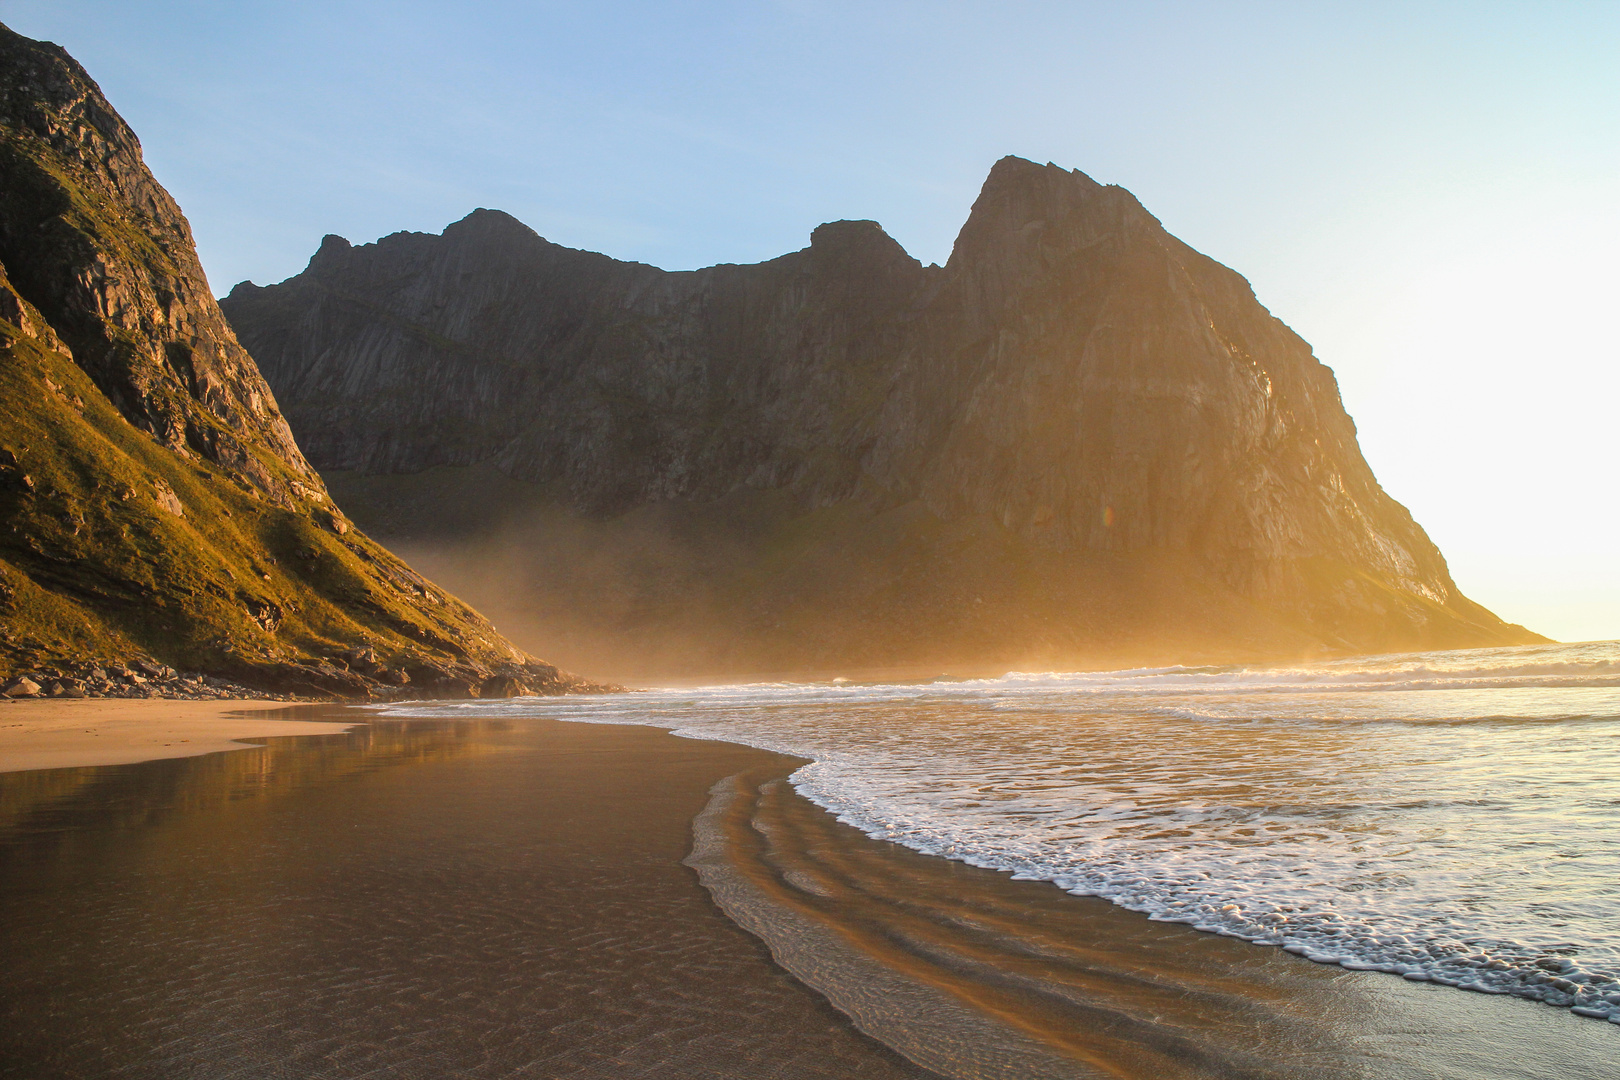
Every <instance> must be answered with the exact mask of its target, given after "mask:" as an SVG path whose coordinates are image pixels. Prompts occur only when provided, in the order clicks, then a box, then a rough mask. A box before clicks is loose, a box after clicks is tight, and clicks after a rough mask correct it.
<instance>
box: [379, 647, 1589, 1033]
mask: <svg viewBox="0 0 1620 1080" xmlns="http://www.w3.org/2000/svg"><path fill="white" fill-rule="evenodd" d="M391 711H392V712H394V713H396V714H417V715H421V714H431V715H441V716H442V715H470V714H478V715H501V714H502V713H503V712H507V711H510V712H517V711H523V712H528V713H530V714H535V713H536V711H538V714H539V715H546V716H552V717H556V718H559V719H576V720H586V721H593V722H606V723H635V724H651V725H656V726H661V727H666V728H670V729H674V730H676V731H677V732H678V733H681V734H687V735H692V736H697V737H702V738H713V739H729V740H735V741H738V742H745V743H748V744H751V745H754V746H759V747H762V748H767V749H773V750H779V751H783V752H786V753H793V754H799V755H802V756H805V757H810V758H813V759H815V763H814V764H812V765H810V766H807V767H805V768H804V769H801V770H800V771H799V772H798V773H797V774H795V777H794V783H795V785H796V786H797V787H798V789H799V790H800V791H801V792H802V793H803V794H805V795H806V796H808V797H809V798H811V799H812V800H813V801H815V802H817V803H819V804H820V805H822V806H824V807H826V808H828V809H829V810H832V811H833V812H835V813H836V814H837V815H838V816H839V817H840V819H841V820H843V821H845V822H847V823H849V824H852V825H855V826H856V827H858V828H860V829H861V830H863V831H865V832H866V833H867V834H868V835H870V836H874V837H878V838H882V839H888V840H894V841H898V842H900V843H902V844H905V845H907V846H909V847H912V848H914V849H916V850H918V851H921V852H924V853H928V854H934V855H943V856H948V857H951V858H955V859H960V860H963V861H966V862H969V863H973V864H975V865H979V866H985V867H991V868H995V869H1001V870H1006V871H1011V872H1012V873H1014V874H1015V875H1017V876H1019V877H1025V878H1033V879H1041V880H1048V881H1052V882H1055V883H1056V884H1058V885H1059V886H1061V887H1062V888H1065V889H1068V890H1069V891H1071V892H1074V893H1077V894H1081V895H1094V896H1100V897H1104V898H1106V899H1109V900H1111V901H1113V902H1114V903H1117V904H1119V905H1121V906H1123V907H1126V908H1129V909H1132V910H1135V911H1141V912H1146V913H1148V914H1149V915H1150V916H1152V917H1153V918H1155V919H1161V920H1167V921H1175V922H1184V923H1188V924H1190V925H1193V926H1195V927H1198V928H1200V929H1205V930H1211V931H1216V932H1219V933H1222V934H1228V935H1231V936H1235V937H1242V938H1245V939H1248V940H1251V941H1255V942H1259V943H1264V944H1272V945H1280V946H1283V947H1286V948H1288V949H1289V950H1291V951H1294V952H1298V953H1300V954H1302V955H1305V956H1307V957H1309V958H1311V959H1313V960H1318V961H1321V962H1327V963H1339V964H1343V965H1344V966H1345V967H1350V968H1354V969H1372V970H1382V971H1388V972H1392V973H1397V974H1400V975H1403V976H1405V977H1406V978H1408V979H1412V980H1417V981H1433V982H1436V983H1443V984H1447V985H1453V986H1459V987H1462V988H1465V989H1470V990H1476V991H1481V992H1486V993H1507V994H1514V995H1518V996H1521V997H1530V998H1536V999H1539V1000H1542V1001H1545V1002H1547V1003H1549V1004H1552V1005H1557V1006H1567V1007H1572V1008H1573V1009H1574V1011H1575V1012H1577V1013H1578V1014H1580V1015H1582V1016H1587V1017H1591V1018H1593V1019H1597V1020H1602V1019H1610V1018H1613V1019H1614V1021H1615V1022H1616V1023H1620V786H1617V781H1620V643H1616V642H1606V643H1592V644H1584V645H1559V646H1535V647H1525V648H1516V649H1496V650H1470V651H1465V652H1450V653H1425V654H1410V655H1402V656H1387V657H1370V658H1359V659H1353V660H1344V661H1336V662H1332V663H1324V664H1318V665H1315V666H1310V667H1296V668H1277V669H1258V668H1238V667H1210V668H1165V669H1152V670H1137V671H1121V672H1107V673H1088V674H1012V675H1008V676H1006V677H1003V678H1000V679H989V680H969V681H950V680H936V681H932V682H926V683H916V684H910V685H893V684H882V685H862V684H853V683H846V682H842V681H839V682H833V683H824V684H759V685H748V686H720V687H710V688H698V689H691V688H687V689H675V690H659V691H652V692H649V693H643V694H635V695H626V696H617V697H604V698H596V699H563V700H556V701H550V702H544V703H542V702H536V701H534V700H532V699H531V700H526V701H521V702H511V703H502V702H478V703H464V704H455V705H451V704H445V705H437V706H421V705H418V706H401V707H398V708H397V709H395V710H391Z"/></svg>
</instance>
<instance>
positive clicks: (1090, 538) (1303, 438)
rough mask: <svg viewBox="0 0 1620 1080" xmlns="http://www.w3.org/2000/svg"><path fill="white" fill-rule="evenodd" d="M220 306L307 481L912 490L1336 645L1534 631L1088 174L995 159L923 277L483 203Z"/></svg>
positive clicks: (1119, 198) (835, 245)
mask: <svg viewBox="0 0 1620 1080" xmlns="http://www.w3.org/2000/svg"><path fill="white" fill-rule="evenodd" d="M223 307H224V310H225V311H226V313H227V315H228V316H229V318H230V319H231V321H232V323H233V325H234V326H235V328H236V330H237V332H238V334H240V335H241V338H242V340H243V341H244V342H245V343H246V344H247V345H248V347H249V349H250V350H251V351H252V352H253V354H254V356H255V357H256V358H257V360H258V361H259V364H260V365H261V367H262V369H263V370H264V372H265V375H266V377H267V378H268V379H269V381H270V383H271V385H273V386H274V387H275V388H276V392H277V394H278V396H279V398H280V400H281V401H282V402H283V404H284V407H285V408H286V410H287V415H288V417H289V419H290V421H291V423H292V425H293V428H294V430H295V431H296V432H297V433H298V435H299V438H300V440H301V441H302V443H303V445H304V447H305V449H306V451H307V452H308V453H309V455H310V459H311V461H313V462H314V464H315V465H316V466H317V467H318V468H319V469H321V470H323V471H332V470H357V471H359V472H362V473H371V474H378V473H389V474H414V473H420V472H422V471H423V470H426V469H429V468H432V467H435V466H470V465H473V464H475V463H486V464H490V463H492V464H494V465H495V466H496V467H498V468H499V469H500V470H501V471H502V472H504V473H505V474H507V475H508V476H511V477H514V478H517V479H519V480H523V481H526V482H529V483H531V484H533V485H536V486H537V487H538V488H539V489H542V490H544V491H545V492H548V493H551V494H552V495H554V496H555V497H556V498H558V499H560V500H562V501H564V502H565V503H567V504H568V505H569V506H571V507H572V508H573V509H574V510H575V511H577V512H578V513H580V514H583V515H587V516H595V517H598V518H600V517H604V516H608V517H611V516H613V515H617V514H621V513H623V512H625V511H628V510H630V509H633V508H634V507H637V506H642V505H647V504H650V503H657V502H661V501H667V500H686V501H692V502H705V501H710V500H716V499H720V498H722V497H726V496H729V495H731V494H733V493H736V492H741V491H754V490H769V489H785V490H787V491H789V492H791V493H792V494H793V495H794V497H795V498H796V499H797V500H798V503H799V504H800V505H802V506H804V507H806V508H814V507H825V506H829V505H835V504H839V503H844V502H850V501H859V502H864V503H869V504H872V505H876V506H894V505H903V504H908V503H916V504H919V505H921V506H922V507H925V508H926V509H927V510H928V512H929V513H930V514H932V515H933V516H934V517H935V518H937V519H938V520H940V521H943V522H960V521H964V520H970V519H972V520H978V519H983V520H985V521H988V522H993V523H994V524H995V525H996V526H997V527H999V528H1001V529H1004V530H1007V531H1010V532H1011V533H1012V534H1014V535H1015V536H1016V537H1018V539H1019V542H1020V543H1023V544H1026V545H1029V546H1031V547H1033V548H1038V549H1041V550H1051V551H1059V552H1072V553H1074V558H1075V560H1077V565H1078V564H1079V563H1083V562H1086V560H1088V559H1089V560H1091V561H1092V562H1094V563H1095V562H1098V561H1100V560H1106V559H1108V558H1110V557H1114V556H1130V555H1131V554H1132V553H1141V552H1164V553H1174V554H1175V555H1176V557H1177V558H1180V557H1182V556H1185V557H1186V558H1187V559H1189V560H1190V562H1189V563H1187V565H1191V566H1194V567H1196V568H1197V570H1196V576H1198V577H1199V578H1200V579H1202V578H1206V577H1207V578H1208V579H1209V581H1211V582H1215V583H1218V585H1219V587H1221V588H1224V589H1227V590H1230V592H1231V593H1232V595H1233V596H1235V597H1238V598H1245V600H1244V602H1251V601H1252V602H1253V603H1255V604H1258V605H1260V608H1262V609H1263V610H1264V612H1265V613H1266V614H1265V618H1268V619H1270V618H1280V619H1282V620H1283V621H1285V622H1289V623H1291V624H1292V625H1295V626H1297V627H1299V628H1301V629H1302V630H1303V631H1304V632H1305V633H1306V634H1307V636H1309V637H1312V638H1314V639H1315V640H1316V641H1317V642H1319V643H1322V644H1325V645H1327V646H1329V647H1332V648H1337V649H1364V650H1370V649H1378V648H1392V647H1405V646H1408V645H1425V646H1430V647H1434V646H1445V645H1459V646H1460V645H1469V644H1487V643H1505V642H1510V641H1528V640H1536V638H1535V635H1532V634H1529V633H1528V632H1526V631H1524V630H1523V629H1522V628H1519V627H1513V626H1509V625H1507V624H1504V623H1502V622H1501V621H1500V620H1498V619H1497V618H1496V617H1495V616H1494V615H1492V614H1491V613H1490V612H1488V611H1486V610H1484V609H1483V608H1481V607H1479V606H1478V605H1476V604H1474V603H1472V602H1471V601H1469V600H1468V599H1467V598H1466V597H1464V596H1463V595H1462V594H1461V593H1460V592H1459V591H1458V590H1457V588H1456V586H1455V584H1454V583H1453V582H1452V580H1451V577H1450V575H1449V573H1448V572H1447V570H1446V566H1445V562H1444V560H1443V558H1442V557H1441V555H1440V553H1439V552H1438V551H1437V550H1436V549H1435V547H1434V545H1433V544H1432V543H1431V542H1430V541H1429V539H1428V537H1427V536H1426V535H1425V534H1424V533H1423V531H1422V529H1421V528H1419V527H1418V525H1417V524H1416V523H1415V522H1414V521H1413V520H1412V518H1411V515H1410V514H1408V513H1407V511H1406V510H1405V509H1404V508H1403V507H1401V506H1400V505H1399V504H1398V503H1396V502H1395V501H1394V500H1392V499H1390V498H1389V497H1388V496H1387V495H1386V494H1385V493H1384V492H1383V490H1382V489H1381V488H1380V487H1379V486H1378V483H1377V481H1376V480H1375V479H1374V477H1373V475H1372V473H1371V471H1370V470H1369V469H1368V467H1367V464H1366V462H1365V461H1364V460H1363V459H1362V457H1361V453H1360V450H1359V448H1358V447H1357V444H1356V438H1355V428H1354V425H1353V424H1352V423H1351V421H1350V418H1349V417H1348V416H1347V415H1346V414H1345V411H1344V408H1343V405H1342V403H1341V402H1340V399H1339V393H1338V387H1337V384H1336V383H1335V381H1334V378H1333V375H1332V372H1331V371H1329V370H1328V369H1327V368H1326V367H1324V366H1323V365H1322V364H1320V363H1318V362H1317V360H1316V358H1315V357H1314V356H1313V355H1312V353H1311V349H1310V347H1309V346H1308V345H1307V344H1306V343H1305V342H1304V341H1302V340H1301V339H1300V338H1299V337H1298V336H1297V335H1295V334H1294V333H1293V332H1292V331H1290V330H1289V329H1288V328H1287V327H1286V326H1285V325H1283V324H1282V323H1281V322H1280V321H1278V320H1277V319H1275V318H1273V317H1272V316H1271V314H1270V313H1269V312H1268V311H1267V310H1266V309H1265V308H1264V307H1262V306H1261V305H1260V304H1259V303H1258V302H1257V301H1256V299H1255V297H1254V295H1253V292H1252V291H1251V289H1250V288H1249V285H1248V283H1247V282H1246V281H1244V279H1243V278H1242V277H1240V276H1239V275H1238V274H1236V273H1235V272H1233V271H1232V270H1230V269H1228V268H1226V267H1224V266H1222V265H1220V264H1219V263H1216V262H1214V261H1213V260H1211V259H1209V258H1206V257H1205V256H1203V255H1200V254H1199V253H1198V252H1196V251H1194V250H1192V249H1191V248H1189V247H1187V246H1186V245H1185V244H1183V243H1181V242H1180V241H1178V240H1176V239H1175V238H1174V237H1173V236H1171V235H1169V234H1168V233H1167V232H1165V230H1164V229H1163V227H1162V226H1161V225H1160V223H1159V222H1158V221H1157V220H1156V219H1155V218H1154V217H1153V216H1152V215H1151V214H1149V213H1148V212H1147V211H1146V210H1144V209H1143V208H1142V207H1141V205H1140V204H1139V203H1138V202H1137V201H1136V199H1135V198H1134V197H1132V196H1131V195H1130V193H1129V192H1127V191H1125V190H1123V189H1121V188H1118V187H1113V186H1104V185H1101V184H1098V183H1096V182H1094V181H1093V180H1091V179H1090V178H1089V177H1087V176H1085V175H1083V174H1081V173H1079V172H1077V171H1076V172H1070V171H1066V170H1064V169H1060V168H1058V167H1056V166H1053V165H1046V166H1040V165H1035V164H1033V163H1031V162H1028V161H1024V160H1022V159H1018V158H1006V159H1003V160H1002V161H1001V162H999V163H997V165H996V166H995V168H994V169H993V170H992V172H991V174H990V176H989V179H988V180H987V181H986V183H985V186H984V189H983V191H982V192H981V194H980V196H979V199H978V201H977V202H976V203H975V204H974V206H973V210H972V213H971V215H970V216H969V219H968V221H967V223H966V225H965V226H964V227H963V229H962V232H961V234H960V235H959V237H958V239H957V242H956V246H955V249H954V251H953V253H952V256H951V258H950V260H949V262H948V264H947V265H946V266H944V267H936V266H930V267H924V266H921V265H920V264H918V263H917V262H916V261H915V260H913V259H911V258H910V257H909V256H907V255H906V253H905V252H904V251H903V250H902V249H901V248H900V246H899V245H898V244H896V243H895V242H894V241H893V240H892V239H891V238H889V237H888V236H887V235H886V234H885V233H884V232H883V231H882V229H881V228H880V227H879V226H878V225H877V224H876V223H874V222H868V221H841V222H834V223H831V224H827V225H823V226H821V227H820V228H818V229H816V230H815V232H814V234H813V235H812V237H811V243H810V246H809V247H808V248H805V249H804V250H802V251H798V252H794V253H792V254H789V255H784V256H782V257H781V258H778V259H774V260H772V261H770V262H766V263H761V264H758V265H753V266H715V267H710V268H708V269H704V270H698V271H690V272H679V273H666V272H664V271H661V270H657V269H655V268H652V267H648V266H643V265H639V264H634V263H623V262H617V261H615V260H612V259H609V258H606V257H605V256H602V255H598V254H594V253H590V252H583V251H574V250H571V249H567V248H562V247H559V246H557V245H555V244H551V243H548V242H547V241H545V240H543V239H541V238H540V237H539V236H537V235H535V234H534V233H533V232H532V231H531V230H529V229H528V228H526V227H525V226H523V225H522V224H520V223H519V222H517V221H516V220H514V219H512V218H510V217H508V216H507V215H505V214H501V213H498V212H495V211H489V210H479V211H476V212H475V213H473V214H471V215H469V216H468V217H467V218H465V219H463V220H462V221H460V222H457V223H455V224H454V225H451V226H450V227H449V228H447V229H446V230H445V231H444V233H443V235H442V236H429V235H423V234H407V233H399V234H395V235H393V236H389V237H385V238H384V239H382V240H380V241H378V242H377V243H375V244H369V245H365V246H363V247H358V248H357V247H352V246H350V245H349V244H348V243H347V242H346V241H343V240H341V239H339V238H337V237H328V238H327V239H326V240H325V241H324V242H323V243H322V245H321V248H320V250H319V251H318V252H317V253H316V255H315V256H314V258H313V259H312V260H311V262H310V265H309V267H308V269H306V270H305V271H304V272H303V273H302V274H299V275H298V276H296V277H294V278H291V279H289V280H288V281H286V282H283V283H281V284H280V285H275V286H271V287H268V288H259V287H256V286H253V285H251V284H248V283H244V284H243V285H240V286H238V287H237V288H236V289H235V290H233V291H232V293H231V295H230V297H229V298H227V299H226V300H225V301H223ZM419 512H420V514H421V515H423V516H424V517H431V516H432V515H433V513H434V510H433V507H432V506H431V505H429V504H426V503H424V505H422V506H421V507H420V508H419ZM362 524H364V522H362ZM841 602H848V603H856V602H857V600H856V599H855V598H850V599H849V600H847V601H841Z"/></svg>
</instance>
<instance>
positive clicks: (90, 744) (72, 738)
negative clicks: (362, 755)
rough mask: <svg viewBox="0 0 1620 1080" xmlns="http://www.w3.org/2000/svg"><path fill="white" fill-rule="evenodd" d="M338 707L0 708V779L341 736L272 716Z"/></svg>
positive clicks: (136, 702)
mask: <svg viewBox="0 0 1620 1080" xmlns="http://www.w3.org/2000/svg"><path fill="white" fill-rule="evenodd" d="M311 708H318V709H331V708H337V706H308V705H297V704H289V703H288V702H285V701H273V700H266V699H262V698H230V699H221V700H214V701H194V700H187V699H184V698H49V699H44V700H34V699H24V700H8V701H6V702H4V703H0V773H11V772H26V771H30V770H34V769H70V768H84V767H88V766H96V765H133V764H137V763H139V762H143V761H158V760H162V759H164V758H179V757H194V756H197V755H200V754H215V753H219V752H221V751H226V750H251V749H255V748H262V747H261V746H260V744H257V743H248V742H241V741H239V740H242V739H263V738H272V737H276V736H283V735H340V734H342V733H343V732H345V731H348V730H349V729H350V728H351V727H353V726H354V723H357V722H360V721H351V722H348V723H341V722H335V721H328V720H322V721H316V720H308V719H300V718H298V717H294V716H286V715H276V714H286V713H293V712H308V711H309V710H310V709H311Z"/></svg>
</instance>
